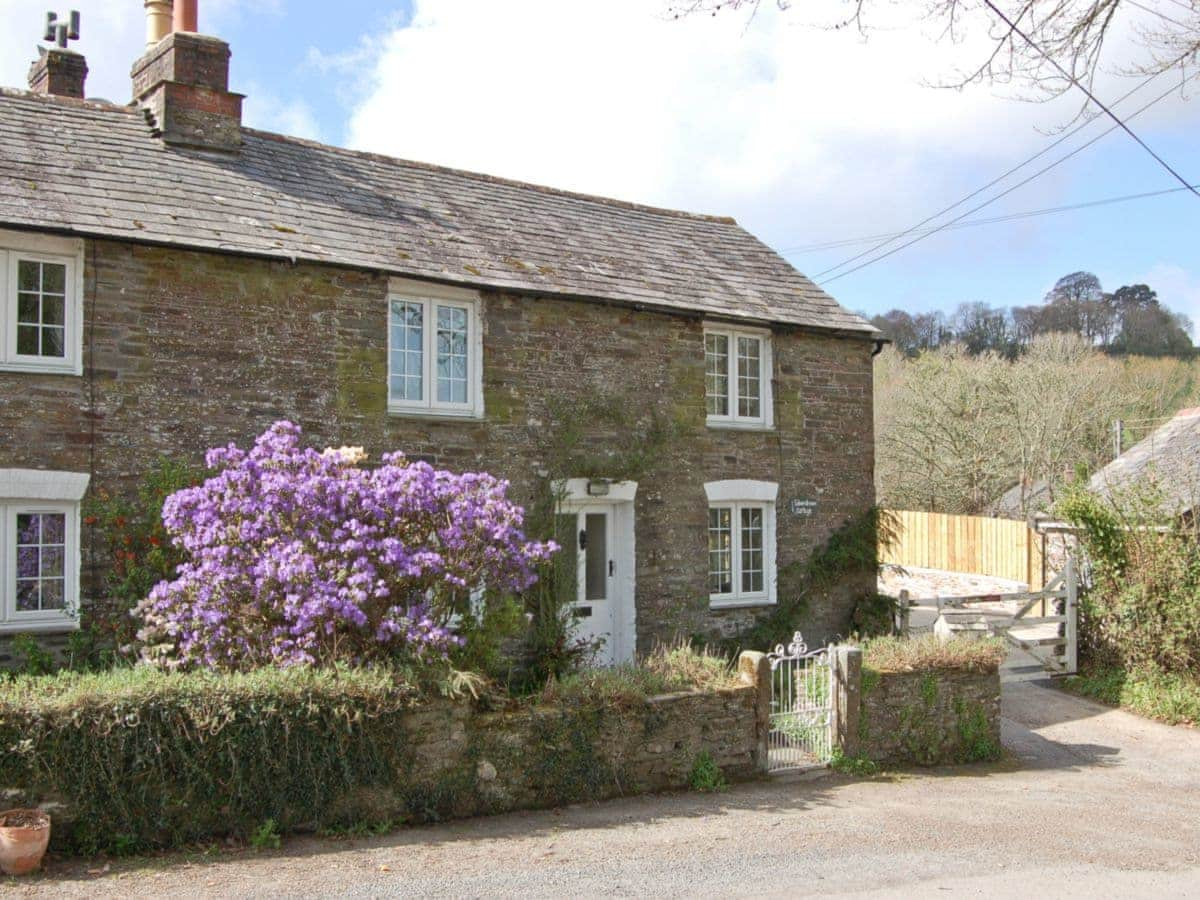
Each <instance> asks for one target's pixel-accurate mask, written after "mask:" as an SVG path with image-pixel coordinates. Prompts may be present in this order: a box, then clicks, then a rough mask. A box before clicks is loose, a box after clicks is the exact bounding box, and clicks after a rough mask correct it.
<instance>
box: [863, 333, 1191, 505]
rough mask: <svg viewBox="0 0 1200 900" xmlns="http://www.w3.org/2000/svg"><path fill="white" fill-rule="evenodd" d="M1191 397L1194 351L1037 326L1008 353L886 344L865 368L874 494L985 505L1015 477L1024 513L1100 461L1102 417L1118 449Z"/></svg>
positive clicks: (1109, 447) (893, 499) (1106, 438)
mask: <svg viewBox="0 0 1200 900" xmlns="http://www.w3.org/2000/svg"><path fill="white" fill-rule="evenodd" d="M1198 397H1200V359H1194V358H1193V359H1188V360H1183V359H1178V358H1171V357H1159V358H1157V359H1154V358H1147V357H1143V356H1117V355H1114V354H1112V353H1106V352H1104V351H1103V350H1101V349H1099V347H1098V346H1097V344H1096V343H1095V342H1093V341H1091V340H1089V339H1087V338H1086V337H1083V336H1080V335H1072V334H1063V333H1052V334H1042V335H1038V336H1036V337H1034V338H1033V339H1032V340H1031V341H1030V343H1029V344H1028V346H1027V347H1026V349H1025V351H1024V352H1023V353H1021V354H1020V355H1019V356H1017V357H1016V358H1015V359H1010V358H1007V357H1005V356H1002V355H1001V354H999V353H996V352H993V351H984V352H979V353H970V352H968V351H967V350H966V348H965V346H964V345H963V344H961V343H951V344H947V345H943V346H939V347H936V348H934V349H932V350H927V351H925V352H922V353H920V354H919V355H917V356H908V355H905V354H904V353H902V352H900V349H899V348H898V347H888V348H886V349H885V350H884V352H883V353H881V354H880V355H879V357H878V358H877V360H876V368H875V409H876V421H875V427H876V481H877V493H878V496H879V502H880V504H881V505H883V506H886V507H891V508H893V509H926V510H936V511H939V512H951V513H965V514H981V513H982V514H989V513H991V512H992V511H994V510H995V508H996V502H997V500H998V499H999V498H1000V497H1001V495H1003V494H1004V493H1005V492H1006V491H1008V490H1009V489H1011V488H1013V487H1016V486H1020V487H1021V488H1022V490H1020V491H1019V492H1016V493H1018V494H1019V495H1020V496H1019V506H1020V508H1019V509H1017V510H1015V513H1016V514H1017V515H1028V514H1029V513H1032V512H1035V511H1037V509H1038V508H1045V507H1046V506H1047V505H1048V504H1049V503H1050V502H1052V501H1053V500H1054V498H1055V497H1056V496H1058V495H1060V494H1061V490H1062V488H1063V487H1065V486H1066V485H1067V484H1068V483H1069V482H1071V481H1072V480H1073V479H1074V478H1076V477H1078V476H1079V475H1083V474H1090V473H1091V472H1093V471H1095V470H1096V469H1097V468H1099V467H1101V466H1103V465H1104V464H1106V463H1107V462H1108V461H1109V460H1111V459H1112V457H1113V453H1114V447H1113V443H1114V441H1113V422H1114V421H1116V420H1118V419H1120V420H1122V421H1124V422H1126V423H1127V427H1126V443H1125V446H1126V447H1128V446H1129V445H1130V444H1131V443H1132V442H1134V441H1136V440H1140V439H1141V438H1142V437H1145V436H1146V435H1147V434H1149V433H1150V431H1152V430H1153V429H1154V428H1155V427H1157V426H1158V425H1159V424H1161V423H1162V422H1164V421H1166V420H1167V419H1168V418H1170V417H1171V416H1172V415H1174V413H1175V412H1176V411H1177V410H1179V409H1181V408H1183V407H1186V406H1193V405H1197V398H1198ZM1013 512H1014V511H1013V510H1009V511H1006V513H1005V514H1013Z"/></svg>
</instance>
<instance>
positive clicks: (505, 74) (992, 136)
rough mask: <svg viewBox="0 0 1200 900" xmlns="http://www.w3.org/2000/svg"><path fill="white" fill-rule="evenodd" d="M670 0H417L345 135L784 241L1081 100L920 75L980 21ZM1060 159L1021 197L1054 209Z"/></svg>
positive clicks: (955, 174)
mask: <svg viewBox="0 0 1200 900" xmlns="http://www.w3.org/2000/svg"><path fill="white" fill-rule="evenodd" d="M664 8H665V3H662V4H660V3H656V2H654V0H608V2H605V3H587V4H578V3H563V2H560V0H525V2H515V3H495V2H493V0H416V4H415V11H414V15H413V17H412V20H411V22H410V23H409V24H408V25H407V26H406V27H401V28H397V29H395V30H393V31H392V32H391V33H390V34H388V35H387V36H386V37H385V38H384V39H383V40H382V41H380V42H379V48H378V50H377V53H376V58H375V63H374V66H373V68H372V69H370V70H369V74H370V79H369V81H368V93H367V96H366V98H365V99H364V100H363V101H362V102H361V103H360V104H359V105H358V106H357V108H356V109H355V110H354V111H353V114H352V116H351V120H350V128H349V134H350V141H351V144H352V145H353V146H356V147H360V148H364V149H370V150H374V151H379V152H384V153H390V154H394V155H398V156H402V157H408V158H414V159H420V160H426V161H430V162H436V163H441V164H445V165H450V166H458V167H462V168H467V169H475V170H480V171H485V172H489V173H493V174H498V175H506V176H510V177H514V178H518V179H524V180H528V181H534V182H541V183H548V184H552V185H556V186H560V187H565V188H571V189H577V190H582V191H589V192H595V193H600V194H606V195H612V196H617V197H624V198H628V199H633V200H639V201H643V202H649V203H660V204H665V205H671V206H681V207H685V208H689V209H696V210H699V211H707V212H722V213H731V212H732V213H736V214H737V215H738V217H739V218H740V219H741V220H742V221H743V222H744V223H746V224H748V225H750V226H751V227H752V228H755V229H756V230H758V231H760V232H762V233H766V234H767V235H768V236H769V237H771V238H772V239H774V241H775V242H776V243H777V244H789V243H790V244H796V243H805V242H809V241H814V240H825V239H832V238H837V237H841V236H846V235H856V234H862V233H873V232H875V231H886V230H889V229H890V228H893V227H896V226H901V227H903V226H907V225H909V224H911V222H912V219H913V217H914V213H918V214H919V213H921V212H922V211H926V210H932V209H936V208H937V207H938V206H939V205H942V204H944V202H945V201H946V200H947V199H952V198H957V196H959V195H960V194H961V193H963V192H965V191H968V190H971V189H973V188H975V187H978V186H979V184H980V183H981V182H982V181H985V180H987V178H988V177H990V176H992V175H994V174H996V173H997V172H998V171H1002V170H1003V169H1004V168H1006V167H1007V166H1008V165H1009V164H1011V163H1012V161H1014V160H1017V159H1020V158H1021V157H1022V156H1023V155H1025V154H1028V153H1030V152H1032V151H1033V150H1035V149H1040V148H1041V147H1042V146H1044V145H1045V144H1046V143H1047V142H1048V139H1047V138H1046V137H1045V135H1044V134H1043V133H1039V131H1038V130H1037V129H1038V128H1039V127H1040V128H1042V129H1048V128H1051V127H1052V126H1054V125H1055V124H1058V123H1061V122H1062V121H1064V120H1065V119H1069V118H1070V117H1071V115H1073V113H1074V111H1075V109H1076V108H1077V102H1076V101H1075V100H1073V99H1069V100H1066V101H1065V102H1062V103H1056V104H1026V103H1020V102H1016V101H1014V100H1012V99H1007V98H1003V97H999V96H995V95H994V93H993V92H992V91H990V90H988V89H986V88H974V89H968V90H966V91H962V92H959V91H952V90H938V89H934V88H931V87H928V86H926V84H925V83H924V82H926V81H928V80H935V79H937V78H938V77H939V76H941V75H943V74H945V73H946V72H948V71H951V70H952V68H953V66H954V65H956V64H958V65H962V64H965V62H966V61H969V60H972V59H977V58H978V53H979V51H980V48H981V47H982V44H981V41H982V40H983V39H984V34H983V32H982V30H978V31H977V32H976V33H975V34H974V35H972V36H969V38H968V39H967V40H966V41H965V42H963V43H961V44H959V45H950V44H946V43H937V42H934V41H931V40H930V38H929V36H928V35H926V34H923V33H922V31H921V29H919V28H914V27H909V28H904V29H897V30H894V31H893V30H887V31H878V32H875V33H873V34H872V35H871V37H870V39H869V40H867V41H863V40H861V39H860V38H859V37H858V36H857V35H855V34H853V33H850V32H847V31H842V32H831V31H826V30H823V29H814V28H810V27H805V26H804V25H803V24H801V21H800V19H799V18H798V17H797V16H796V15H795V9H793V10H792V11H791V12H788V13H782V14H781V13H779V12H778V11H777V10H776V9H775V8H774V4H769V3H764V4H763V5H762V7H761V9H760V11H759V13H758V17H757V19H756V20H755V21H754V22H753V23H752V24H751V26H750V27H749V28H747V27H746V21H745V19H744V18H743V17H739V16H736V15H718V16H716V17H709V16H700V17H694V18H689V19H685V20H681V21H673V20H670V19H667V18H666V17H664V16H663V15H662V14H661V12H662V9H664ZM359 78H360V80H361V78H362V74H361V71H360V73H359ZM1127 89H1128V86H1127V85H1124V84H1123V85H1120V86H1113V87H1112V92H1111V94H1110V96H1111V95H1115V94H1119V93H1122V92H1123V91H1124V90H1127ZM1168 105H1169V103H1167V102H1164V103H1163V104H1160V107H1162V108H1166V107H1167V106H1168ZM1096 130H1097V131H1098V130H1099V126H1098V127H1097V128H1096ZM1113 139H1114V138H1107V139H1106V141H1109V140H1113ZM1081 159H1083V157H1081ZM1067 171H1069V167H1066V166H1064V167H1063V170H1058V171H1056V172H1055V173H1053V174H1051V175H1048V176H1046V177H1044V178H1042V179H1040V180H1039V182H1038V187H1037V189H1035V191H1034V192H1033V194H1032V195H1029V194H1027V195H1025V196H1026V197H1027V198H1028V197H1029V196H1033V197H1035V198H1036V201H1037V204H1036V205H1049V204H1048V202H1047V201H1048V200H1049V199H1050V198H1053V197H1054V196H1056V195H1057V194H1058V193H1059V191H1060V190H1061V189H1062V187H1063V186H1065V185H1066V184H1067V178H1066V176H1065V173H1066V172H1067ZM981 175H982V176H983V177H981Z"/></svg>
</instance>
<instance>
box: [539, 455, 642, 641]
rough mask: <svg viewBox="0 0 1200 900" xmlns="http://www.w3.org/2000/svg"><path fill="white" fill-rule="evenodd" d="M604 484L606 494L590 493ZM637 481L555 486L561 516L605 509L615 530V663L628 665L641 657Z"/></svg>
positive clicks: (588, 481)
mask: <svg viewBox="0 0 1200 900" xmlns="http://www.w3.org/2000/svg"><path fill="white" fill-rule="evenodd" d="M600 484H603V485H604V486H605V488H603V489H606V491H607V492H606V493H604V494H596V493H589V491H588V488H589V485H590V486H592V488H593V491H594V490H596V489H597V487H598V485H600ZM637 487H638V485H637V482H636V481H614V482H598V481H596V480H593V479H587V478H568V479H566V480H564V481H560V482H558V483H557V484H556V485H555V494H556V495H557V496H558V498H559V503H558V512H560V513H563V514H571V513H580V512H585V511H587V510H588V509H603V510H604V511H605V512H607V513H608V515H609V522H610V526H609V527H610V528H611V529H612V549H611V559H612V560H613V566H614V571H613V576H612V584H611V588H612V600H611V602H612V612H613V630H612V646H611V650H612V659H613V662H614V663H622V662H628V661H630V660H632V659H633V658H634V655H635V654H636V653H637V594H636V589H637V572H636V567H637V552H636V538H635V534H634V500H635V498H636V497H637Z"/></svg>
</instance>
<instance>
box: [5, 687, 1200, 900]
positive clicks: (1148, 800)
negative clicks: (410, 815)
mask: <svg viewBox="0 0 1200 900" xmlns="http://www.w3.org/2000/svg"><path fill="white" fill-rule="evenodd" d="M1004 716H1005V719H1004V723H1003V725H1004V740H1005V743H1006V744H1007V746H1008V747H1009V748H1010V749H1011V751H1012V757H1011V758H1010V759H1009V760H1008V761H1006V762H1004V763H1001V764H998V765H991V766H973V767H966V768H961V769H955V770H950V769H945V770H942V769H935V770H924V771H913V772H904V773H894V774H890V775H888V776H886V777H883V778H879V779H873V780H863V781H854V780H850V779H845V778H841V777H824V778H820V779H816V780H808V781H793V782H788V783H781V782H761V783H754V784H746V785H740V786H737V787H735V788H733V789H732V790H730V791H728V792H727V793H724V794H719V795H695V794H678V795H666V796H657V797H637V798H631V799H628V800H621V801H616V802H611V803H604V804H597V805H589V806H580V807H575V808H571V809H566V810H562V811H557V812H537V813H520V814H513V815H506V816H498V817H495V818H491V819H482V820H475V821H469V822H456V823H452V824H448V825H442V826H436V827H425V828H413V829H408V830H403V831H399V832H397V833H395V834H392V835H389V836H386V837H382V838H376V839H370V840H357V841H334V840H318V839H295V840H289V841H287V842H285V844H284V847H283V849H282V850H280V851H278V852H274V853H254V852H252V851H242V852H230V853H219V854H216V855H215V857H214V858H212V859H186V858H182V857H178V856H173V857H168V858H162V859H158V860H151V861H145V860H143V861H140V862H137V863H132V864H131V863H124V864H114V865H113V866H112V868H111V869H109V870H108V871H107V872H104V873H103V874H99V873H97V872H89V871H88V866H87V865H80V864H73V863H72V864H67V863H61V862H60V863H57V864H53V865H52V866H51V868H50V871H49V873H48V874H47V876H46V877H44V878H42V879H40V880H38V881H35V882H22V883H21V884H20V886H19V887H17V888H16V890H13V889H12V887H9V889H8V891H9V893H11V894H13V895H15V896H22V895H28V896H37V897H43V896H44V897H50V896H54V897H63V896H66V897H101V896H156V897H208V896H213V897H216V896H222V897H225V896H233V897H326V896H347V897H391V896H397V897H398V896H436V897H482V896H534V897H542V896H547V897H591V896H598V895H628V896H644V895H654V896H657V897H683V896H689V897H690V896H706V897H716V896H727V895H742V896H744V895H759V896H781V897H782V896H796V895H809V894H820V895H823V896H826V897H828V896H854V895H864V894H866V895H872V896H884V897H914V896H916V897H921V896H927V897H934V896H936V897H947V896H958V895H972V896H1011V897H1028V896H1031V895H1033V896H1051V897H1088V898H1091V897H1097V896H1114V895H1121V896H1154V897H1185V896H1197V895H1200V732H1198V731H1196V730H1193V729H1188V728H1170V727H1167V726H1164V725H1158V724H1156V723H1153V722H1148V721H1145V720H1143V719H1139V718H1136V717H1134V716H1131V715H1129V714H1126V713H1122V712H1118V711H1114V710H1110V709H1107V708H1105V707H1102V706H1098V705H1096V704H1094V703H1091V702H1089V701H1086V700H1081V699H1078V698H1075V697H1072V696H1069V695H1067V694H1063V693H1060V692H1058V691H1057V690H1055V689H1053V688H1049V687H1046V686H1044V685H1043V684H1038V683H1028V682H1026V683H1010V684H1008V685H1006V687H1005V698H1004ZM90 865H91V866H92V867H93V868H96V865H97V864H95V863H92V864H90Z"/></svg>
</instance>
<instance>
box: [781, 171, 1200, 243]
mask: <svg viewBox="0 0 1200 900" xmlns="http://www.w3.org/2000/svg"><path fill="white" fill-rule="evenodd" d="M1196 186H1200V185H1196ZM1186 190H1188V188H1187V187H1173V188H1165V189H1163V190H1161V191H1147V192H1145V193H1142V194H1124V195H1122V196H1120V197H1104V198H1103V199H1100V200H1086V201H1084V202H1082V203H1071V204H1068V205H1066V206H1051V207H1047V208H1045V209H1031V210H1026V211H1025V212H1017V213H1008V214H1007V215H1003V216H990V217H988V218H986V219H968V220H967V221H965V222H959V223H957V224H953V225H946V226H943V227H940V228H939V227H936V226H935V227H933V228H926V229H909V230H907V231H897V232H894V233H891V234H872V235H866V236H864V237H860V238H846V239H844V240H840V241H829V242H827V243H824V244H809V245H808V246H806V247H792V248H790V249H789V250H781V251H780V252H781V253H782V254H783V255H785V256H790V255H794V254H797V253H815V252H816V251H818V250H832V249H834V248H837V247H848V246H853V245H854V244H865V243H868V242H870V241H877V240H879V239H880V238H896V237H899V236H901V235H905V234H913V233H929V234H932V233H933V232H935V231H957V230H958V229H960V228H971V227H974V226H976V225H995V224H997V223H1000V222H1012V221H1015V220H1017V219H1032V218H1036V217H1037V216H1049V215H1053V214H1055V213H1064V212H1071V211H1073V210H1077V209H1090V208H1092V207H1094V206H1108V205H1109V204H1112V203H1126V202H1128V201H1130V200H1145V199H1148V198H1150V197H1163V196H1166V195H1167V194H1178V193H1179V192H1180V191H1186Z"/></svg>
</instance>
